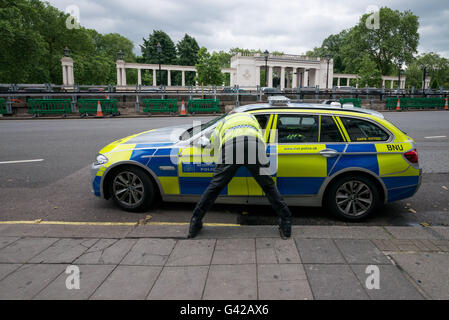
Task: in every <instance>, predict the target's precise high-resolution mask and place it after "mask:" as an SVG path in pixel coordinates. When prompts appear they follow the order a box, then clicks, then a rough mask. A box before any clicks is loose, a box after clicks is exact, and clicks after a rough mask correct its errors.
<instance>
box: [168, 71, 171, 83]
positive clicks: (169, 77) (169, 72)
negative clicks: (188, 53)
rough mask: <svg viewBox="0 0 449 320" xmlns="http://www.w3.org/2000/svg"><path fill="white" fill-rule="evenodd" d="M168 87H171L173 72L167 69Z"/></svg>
mask: <svg viewBox="0 0 449 320" xmlns="http://www.w3.org/2000/svg"><path fill="white" fill-rule="evenodd" d="M167 86H168V87H170V86H171V70H170V69H167Z"/></svg>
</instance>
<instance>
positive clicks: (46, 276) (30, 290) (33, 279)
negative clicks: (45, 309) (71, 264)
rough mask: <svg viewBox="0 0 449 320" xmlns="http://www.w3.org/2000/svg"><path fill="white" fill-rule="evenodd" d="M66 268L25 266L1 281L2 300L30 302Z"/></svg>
mask: <svg viewBox="0 0 449 320" xmlns="http://www.w3.org/2000/svg"><path fill="white" fill-rule="evenodd" d="M65 268H66V266H65V265H61V264H27V265H23V266H22V267H20V268H19V269H17V270H16V271H14V272H13V273H11V274H10V275H8V276H7V277H6V278H4V279H3V280H2V281H0V300H11V299H14V300H30V299H32V298H33V297H34V296H35V295H36V294H37V293H39V291H41V290H42V289H44V288H45V287H46V286H47V285H48V284H49V283H50V282H52V281H53V280H54V279H55V278H56V277H57V276H58V275H59V274H61V273H62V272H63V271H64V270H65Z"/></svg>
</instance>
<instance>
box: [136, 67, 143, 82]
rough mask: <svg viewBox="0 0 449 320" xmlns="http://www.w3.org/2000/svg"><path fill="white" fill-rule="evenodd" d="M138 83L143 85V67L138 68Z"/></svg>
mask: <svg viewBox="0 0 449 320" xmlns="http://www.w3.org/2000/svg"><path fill="white" fill-rule="evenodd" d="M137 84H138V85H139V86H140V85H142V69H140V68H138V69H137Z"/></svg>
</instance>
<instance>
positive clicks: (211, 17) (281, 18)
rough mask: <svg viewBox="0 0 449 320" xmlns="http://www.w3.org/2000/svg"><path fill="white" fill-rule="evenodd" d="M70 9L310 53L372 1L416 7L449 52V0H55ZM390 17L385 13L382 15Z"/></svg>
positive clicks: (132, 25) (87, 16)
mask: <svg viewBox="0 0 449 320" xmlns="http://www.w3.org/2000/svg"><path fill="white" fill-rule="evenodd" d="M49 2H50V3H51V4H52V5H53V6H55V7H57V8H59V9H61V10H63V11H65V9H66V8H67V7H68V6H70V5H76V6H77V7H78V8H79V12H80V21H81V25H82V26H84V27H87V28H93V29H96V30H97V31H98V32H101V33H111V32H116V33H120V34H121V35H123V36H125V37H127V38H129V39H130V40H132V41H133V42H134V45H135V52H136V53H137V54H139V55H140V48H139V44H141V43H142V38H143V37H145V38H148V35H149V34H150V33H152V31H153V30H163V31H165V32H166V33H167V34H168V35H169V36H170V37H171V39H172V40H173V41H174V42H175V44H176V43H177V42H178V41H179V40H180V39H181V38H182V37H183V36H184V34H185V33H187V34H189V35H190V36H193V37H194V38H195V39H196V40H197V42H198V44H199V45H200V46H205V47H206V48H207V49H208V50H210V51H212V50H214V51H218V50H225V51H228V50H229V49H230V48H233V47H240V48H248V49H261V50H262V51H264V50H265V49H268V50H269V51H274V50H277V51H283V52H284V53H288V54H304V53H305V52H306V51H307V50H311V49H312V48H313V47H317V46H320V45H321V43H322V41H323V40H324V39H325V38H326V37H327V36H329V35H330V34H336V33H339V32H340V31H341V30H343V29H346V28H350V27H352V26H354V25H355V24H356V23H357V22H358V20H359V17H360V16H361V15H362V14H364V13H366V12H367V9H368V8H369V7H370V6H377V7H382V6H387V7H390V8H392V9H398V10H401V11H403V10H411V11H412V12H413V13H414V14H416V15H417V16H418V17H419V22H420V28H419V33H420V43H419V47H418V51H419V52H429V51H433V52H437V53H439V54H441V55H443V56H445V57H447V58H449V33H448V31H449V1H447V0H393V1H373V0H368V1H365V0H346V1H335V0H302V1H298V0H271V1H265V0H239V1H238V0H224V1H215V0H126V1H124V0H96V1H94V0H92V1H88V0H50V1H49ZM380 23H382V21H381V22H380Z"/></svg>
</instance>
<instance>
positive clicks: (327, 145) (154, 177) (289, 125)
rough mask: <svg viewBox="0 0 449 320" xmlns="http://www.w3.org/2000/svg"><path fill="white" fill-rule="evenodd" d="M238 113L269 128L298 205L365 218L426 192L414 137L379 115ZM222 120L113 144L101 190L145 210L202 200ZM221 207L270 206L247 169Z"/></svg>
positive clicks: (316, 109) (319, 109)
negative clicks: (210, 150)
mask: <svg viewBox="0 0 449 320" xmlns="http://www.w3.org/2000/svg"><path fill="white" fill-rule="evenodd" d="M236 111H238V112H249V113H251V114H253V115H254V116H255V117H256V118H257V120H258V121H259V123H260V125H261V127H262V128H263V129H264V130H265V131H264V136H265V139H266V143H267V155H268V157H269V159H270V167H272V168H275V170H273V171H272V176H273V179H274V181H275V182H276V185H277V187H278V189H279V191H280V193H281V194H282V195H283V196H284V198H285V200H286V201H287V203H288V204H289V205H299V206H326V207H327V208H329V209H330V211H332V212H333V213H335V214H337V215H338V216H340V217H342V218H346V219H350V220H357V219H361V218H364V217H366V216H367V215H369V214H370V213H371V212H373V211H375V210H376V209H377V208H378V207H380V206H381V205H383V204H385V203H387V202H392V201H396V200H400V199H404V198H408V197H411V196H413V195H414V194H415V192H416V191H417V190H418V188H419V185H420V182H421V170H420V168H419V164H418V154H417V151H416V146H415V142H414V140H413V139H412V138H410V137H408V136H407V135H406V134H405V133H403V132H402V131H401V130H399V129H398V128H396V127H395V126H394V125H393V124H391V123H390V122H388V121H386V120H385V119H384V118H383V116H382V115H381V114H380V113H377V112H374V111H370V110H366V109H360V108H334V107H329V106H324V105H312V104H299V103H290V102H287V103H284V104H280V105H277V104H255V105H248V106H243V107H240V108H237V110H236ZM223 118H224V116H220V117H218V118H216V119H213V120H211V121H210V122H208V123H205V124H201V125H195V126H178V127H169V128H161V129H155V130H150V131H146V132H142V133H139V134H136V135H132V136H129V137H126V138H123V139H120V140H118V141H115V142H113V143H111V144H109V145H107V146H106V147H104V148H103V149H102V150H101V151H100V153H99V155H98V156H97V159H96V162H95V163H94V164H93V165H92V186H93V193H94V194H95V195H96V196H99V197H103V198H106V199H109V198H113V199H114V201H115V202H116V203H117V205H118V206H120V207H121V208H122V209H124V210H127V211H141V210H144V209H145V208H147V207H148V206H149V205H150V204H151V203H152V202H153V201H154V200H155V199H156V198H157V197H161V198H162V200H164V201H181V202H196V201H198V200H199V197H200V196H201V194H202V193H203V192H204V190H205V189H206V187H207V186H208V184H209V182H210V179H211V177H212V174H213V171H214V168H215V163H214V158H213V157H212V156H205V155H204V154H205V153H204V149H205V148H207V147H205V145H204V144H203V143H202V141H203V140H204V139H205V137H209V136H210V135H211V133H212V131H213V129H214V128H215V126H216V125H217V124H218V123H219V121H220V120H221V119H223ZM217 201H218V202H221V203H236V204H238V203H244V204H265V203H266V204H268V201H267V199H266V197H264V194H263V191H262V190H261V188H260V187H259V185H258V184H257V182H256V181H255V180H254V178H252V177H251V175H250V173H249V172H248V170H247V169H246V168H245V167H241V168H240V169H239V170H238V171H237V174H236V175H235V177H234V178H233V179H232V180H231V182H230V183H229V184H228V186H227V187H225V188H224V189H223V190H222V192H221V194H220V197H219V198H218V199H217Z"/></svg>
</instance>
